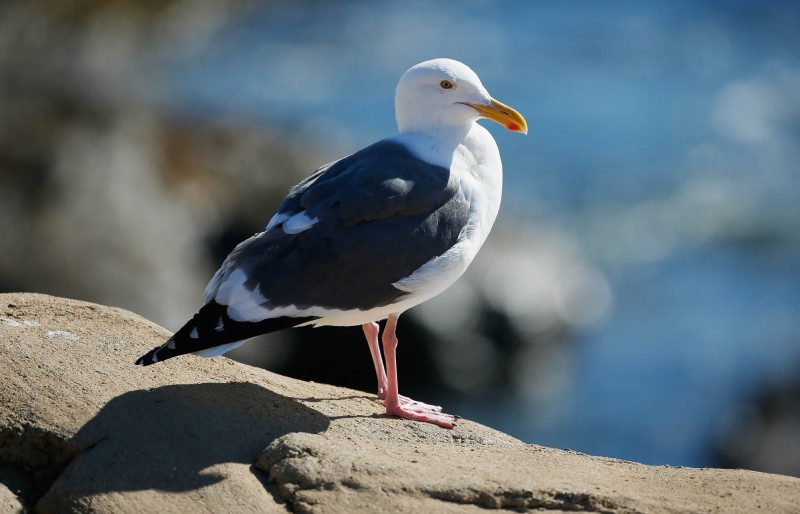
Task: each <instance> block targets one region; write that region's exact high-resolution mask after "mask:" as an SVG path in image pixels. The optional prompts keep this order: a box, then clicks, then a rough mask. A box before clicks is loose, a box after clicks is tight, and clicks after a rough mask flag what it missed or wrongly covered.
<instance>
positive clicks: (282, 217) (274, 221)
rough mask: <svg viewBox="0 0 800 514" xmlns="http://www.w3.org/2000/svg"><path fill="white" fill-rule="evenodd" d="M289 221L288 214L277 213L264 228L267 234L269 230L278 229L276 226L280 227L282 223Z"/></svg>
mask: <svg viewBox="0 0 800 514" xmlns="http://www.w3.org/2000/svg"><path fill="white" fill-rule="evenodd" d="M288 219H289V215H288V214H284V213H282V212H276V213H275V215H274V216H273V217H272V219H270V220H269V223H267V226H266V227H264V232H266V231H267V230H269V229H271V228H273V227H276V226H278V225H280V224H281V223H283V222H284V221H286V220H288Z"/></svg>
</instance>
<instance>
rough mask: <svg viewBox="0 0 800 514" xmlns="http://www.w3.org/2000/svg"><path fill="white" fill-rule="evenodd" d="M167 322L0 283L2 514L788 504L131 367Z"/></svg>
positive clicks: (374, 409)
mask: <svg viewBox="0 0 800 514" xmlns="http://www.w3.org/2000/svg"><path fill="white" fill-rule="evenodd" d="M168 336H169V333H168V332H167V331H166V330H164V329H163V328H161V327H159V326H157V325H155V324H153V323H151V322H149V321H147V320H146V319H144V318H141V317H139V316H137V315H135V314H132V313H130V312H127V311H123V310H121V309H116V308H111V307H103V306H100V305H94V304H89V303H84V302H79V301H74V300H66V299H61V298H54V297H49V296H44V295H36V294H5V295H0V370H1V373H0V514H6V513H11V512H19V511H20V510H21V509H31V510H33V511H35V512H53V513H57V512H96V513H106V512H107V513H121V512H320V513H323V512H324V513H327V512H334V513H336V512H343V513H344V512H347V513H351V512H352V513H358V512H365V513H367V512H379V511H383V512H409V513H411V512H485V510H486V509H512V510H516V511H528V510H537V509H538V510H550V511H588V512H770V513H771V512H800V479H797V478H791V477H785V476H779V475H770V474H765V473H757V472H752V471H743V470H721V469H692V468H675V467H653V466H645V465H642V464H637V463H633V462H627V461H621V460H615V459H608V458H601V457H592V456H587V455H583V454H579V453H575V452H571V451H565V450H557V449H552V448H545V447H542V446H537V445H530V444H525V443H523V442H521V441H519V440H517V439H514V438H513V437H510V436H508V435H506V434H503V433H501V432H498V431H496V430H493V429H490V428H488V427H485V426H482V425H479V424H477V423H473V422H471V421H468V420H462V421H460V422H459V424H458V426H457V427H456V428H455V429H453V430H445V429H442V428H439V427H436V426H433V425H427V424H421V423H414V422H410V421H404V420H399V419H395V418H390V417H387V416H385V415H384V414H383V409H382V406H381V405H380V404H379V403H378V402H377V401H376V400H375V399H374V394H372V393H365V392H360V391H354V390H350V389H344V388H341V387H333V386H328V385H322V384H316V383H308V382H303V381H299V380H294V379H290V378H285V377H282V376H279V375H276V374H274V373H270V372H268V371H264V370H261V369H257V368H252V367H249V366H245V365H243V364H239V363H236V362H233V361H231V360H229V359H226V358H218V359H211V360H207V359H201V358H198V357H195V356H186V357H182V358H177V359H173V360H170V361H167V362H165V363H162V364H159V365H155V366H150V367H147V368H141V367H137V366H134V365H133V362H134V360H135V359H136V357H138V356H139V355H140V354H142V353H143V352H144V351H146V350H149V349H150V348H152V347H154V346H156V345H157V344H160V343H161V342H163V341H164V340H165V339H166V338H167V337H168ZM365 351H366V348H365Z"/></svg>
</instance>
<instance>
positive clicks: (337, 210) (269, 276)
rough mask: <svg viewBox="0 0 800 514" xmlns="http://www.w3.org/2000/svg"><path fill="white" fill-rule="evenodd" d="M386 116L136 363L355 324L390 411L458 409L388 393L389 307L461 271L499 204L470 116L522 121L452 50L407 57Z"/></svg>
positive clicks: (394, 318) (291, 200)
mask: <svg viewBox="0 0 800 514" xmlns="http://www.w3.org/2000/svg"><path fill="white" fill-rule="evenodd" d="M395 116H396V119H397V128H398V134H396V135H394V136H391V137H388V138H386V139H382V140H380V141H378V142H377V143H374V144H372V145H370V146H368V147H366V148H364V149H362V150H360V151H358V152H356V153H354V154H352V155H350V156H348V157H344V158H343V159H340V160H338V161H335V162H332V163H330V164H327V165H325V166H323V167H321V168H319V169H318V170H316V171H315V172H313V173H312V174H311V175H309V176H308V177H307V178H306V179H304V180H303V181H301V182H300V183H299V184H297V185H296V186H294V187H293V188H292V189H291V190H290V191H289V194H288V195H287V196H286V198H285V199H284V200H283V202H282V203H281V204H280V206H279V207H278V210H277V212H275V214H274V215H273V216H272V218H271V219H270V220H269V222H268V223H267V225H266V226H265V227H264V228H263V230H261V231H260V232H258V233H256V234H255V235H253V236H252V237H250V238H249V239H247V240H245V241H243V242H242V243H240V244H239V245H238V246H236V248H235V249H234V250H233V251H232V252H231V253H230V255H228V257H227V258H226V259H225V261H224V262H223V263H222V266H221V267H220V268H219V270H218V271H217V272H216V273H215V274H214V276H213V278H212V279H211V281H210V282H209V283H208V286H207V287H206V289H205V295H204V305H203V306H202V307H201V308H200V310H199V311H198V312H197V314H195V315H194V317H193V318H192V319H191V320H190V321H188V322H187V323H186V324H185V325H184V326H183V327H182V328H181V329H180V330H178V332H176V333H175V335H173V336H172V337H171V338H170V339H169V340H168V341H167V342H165V343H164V344H163V345H162V346H159V347H158V348H155V349H153V350H151V351H150V352H148V353H146V354H145V355H143V356H142V357H140V358H139V359H138V360H137V361H136V364H138V365H141V366H148V365H151V364H155V363H156V362H161V361H163V360H166V359H170V358H172V357H176V356H178V355H183V354H186V353H195V354H198V355H200V356H202V357H216V356H219V355H222V354H223V353H225V352H227V351H229V350H231V349H233V348H235V347H237V346H239V345H241V344H243V343H245V342H246V341H247V339H249V338H251V337H254V336H257V335H260V334H265V333H269V332H274V331H277V330H282V329H286V328H290V327H299V326H309V325H310V326H356V325H360V326H361V327H362V329H363V331H364V336H365V337H366V340H367V343H368V344H369V349H370V353H371V354H372V360H373V363H374V365H375V373H376V375H377V379H378V398H379V399H381V400H383V403H384V405H385V407H386V412H387V414H389V415H391V416H397V417H400V418H403V419H408V420H416V421H420V422H427V423H433V424H435V425H439V426H441V427H445V428H452V427H453V426H454V423H455V421H456V420H457V419H458V417H457V416H452V415H450V414H445V413H443V412H442V411H441V410H442V409H441V407H438V406H434V405H428V404H425V403H422V402H417V401H414V400H411V399H410V398H407V397H405V396H401V395H400V394H399V393H398V384H397V358H396V350H397V345H398V339H397V334H396V329H397V322H398V318H399V316H400V315H401V314H402V313H403V312H405V311H406V310H408V309H410V308H411V307H414V306H416V305H419V304H420V303H422V302H424V301H426V300H429V299H431V298H433V297H434V296H436V295H438V294H439V293H441V292H443V291H444V290H445V289H447V288H448V287H449V286H450V285H451V284H453V282H455V281H456V279H458V278H459V277H460V276H461V275H462V274H463V273H464V271H465V270H466V269H467V267H468V266H469V264H470V262H472V260H473V258H474V257H475V255H476V254H477V253H478V250H479V249H480V247H481V245H483V242H484V241H485V240H486V237H487V236H488V234H489V231H490V229H491V228H492V225H493V223H494V221H495V218H496V217H497V212H498V210H499V208H500V196H501V189H502V163H501V161H500V152H499V151H498V149H497V144H496V143H495V141H494V139H493V138H492V136H491V135H490V134H489V132H488V131H487V130H486V129H485V128H484V127H482V126H481V125H479V124H477V123H476V121H478V120H479V119H481V118H486V119H489V120H492V121H495V122H497V123H500V124H501V125H503V126H505V127H506V128H507V129H508V130H510V131H514V132H520V133H523V134H527V132H528V128H527V124H526V122H525V119H524V118H523V117H522V115H521V114H519V113H518V112H517V111H515V110H514V109H512V108H511V107H508V106H507V105H505V104H503V103H501V102H499V101H497V100H494V99H493V98H492V97H491V96H490V95H489V93H488V92H487V91H486V88H484V87H483V85H482V84H481V81H480V79H479V78H478V76H477V75H476V74H475V72H473V71H472V70H471V69H470V68H469V67H467V66H466V65H465V64H463V63H460V62H458V61H454V60H452V59H433V60H430V61H425V62H423V63H420V64H417V65H416V66H413V67H411V68H410V69H409V70H408V71H406V72H405V73H404V74H403V76H402V77H401V78H400V81H399V82H398V84H397V88H396V90H395ZM382 320H386V323H385V326H384V329H383V334H382V336H381V337H380V338H381V341H382V343H383V352H384V355H385V358H386V367H385V368H384V364H383V359H382V358H381V350H380V346H379V343H378V340H379V336H380V326H379V325H378V322H379V321H382Z"/></svg>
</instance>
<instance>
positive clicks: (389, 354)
mask: <svg viewBox="0 0 800 514" xmlns="http://www.w3.org/2000/svg"><path fill="white" fill-rule="evenodd" d="M398 316H399V315H398V314H392V315H391V316H389V318H388V319H387V320H386V328H384V329H383V353H384V355H385V356H386V375H387V380H388V389H387V391H386V400H384V404H385V405H386V413H387V414H390V415H392V416H398V417H401V418H403V419H411V420H415V421H424V422H426V423H433V424H434V425H439V426H440V427H444V428H453V424H454V423H455V421H456V420H457V419H458V418H457V417H456V416H451V415H450V414H443V413H441V412H438V411H437V410H436V408H434V407H432V406H430V405H425V404H423V403H418V402H414V401H408V402H407V403H404V402H402V401H401V399H400V395H399V394H398V392H397V390H398V387H397V354H396V351H397V343H398V341H397V335H396V333H395V332H396V330H397V318H398ZM406 400H408V399H407V398H406Z"/></svg>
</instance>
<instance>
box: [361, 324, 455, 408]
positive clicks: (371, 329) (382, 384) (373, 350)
mask: <svg viewBox="0 0 800 514" xmlns="http://www.w3.org/2000/svg"><path fill="white" fill-rule="evenodd" d="M361 328H362V329H363V330H364V337H366V338H367V344H369V352H370V354H372V364H373V365H374V366H375V376H377V377H378V399H379V400H385V399H386V389H387V387H388V386H387V384H386V371H385V370H384V367H383V358H381V349H380V346H378V334H379V333H380V326H379V325H378V324H377V323H375V322H372V323H364V324H363V325H361ZM398 398H400V404H401V405H407V404H413V405H415V406H417V407H425V408H427V409H428V410H432V411H436V412H441V411H442V408H441V407H439V406H438V405H428V404H426V403H422V402H418V401H416V400H412V399H411V398H408V397H407V396H403V395H402V394H401V395H398Z"/></svg>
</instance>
